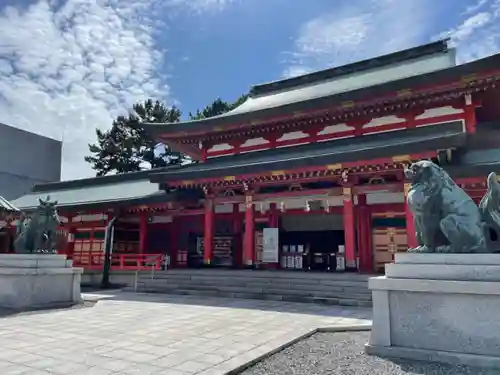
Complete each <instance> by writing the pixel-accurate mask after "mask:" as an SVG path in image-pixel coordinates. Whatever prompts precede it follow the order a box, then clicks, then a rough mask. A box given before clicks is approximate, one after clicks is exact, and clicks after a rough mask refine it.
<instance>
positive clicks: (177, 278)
mask: <svg viewBox="0 0 500 375" xmlns="http://www.w3.org/2000/svg"><path fill="white" fill-rule="evenodd" d="M151 278H154V279H163V280H169V281H172V282H176V283H181V282H182V283H195V284H203V283H210V284H211V283H214V284H215V283H223V284H229V283H231V284H236V283H237V284H248V285H264V284H270V285H275V284H279V285H285V284H286V285H296V284H302V285H309V286H310V287H312V286H320V285H321V286H326V287H328V286H333V287H336V286H343V287H360V288H366V287H367V285H368V281H367V280H359V281H358V280H344V279H335V278H334V279H311V278H309V277H302V278H298V277H297V278H278V279H271V278H265V277H260V276H257V277H252V276H242V277H227V276H223V275H221V276H217V275H210V276H208V275H207V276H198V275H195V276H188V275H176V274H170V273H168V272H165V273H156V274H154V275H151V274H147V273H141V274H140V275H139V279H141V280H145V279H151Z"/></svg>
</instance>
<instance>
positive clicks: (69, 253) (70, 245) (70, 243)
mask: <svg viewBox="0 0 500 375" xmlns="http://www.w3.org/2000/svg"><path fill="white" fill-rule="evenodd" d="M72 222H73V216H68V223H67V225H68V238H67V242H66V249H65V251H64V252H65V254H66V257H67V258H68V259H73V254H74V253H75V233H76V227H75V225H74V224H73V223H72Z"/></svg>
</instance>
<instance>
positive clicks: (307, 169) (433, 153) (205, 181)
mask: <svg viewBox="0 0 500 375" xmlns="http://www.w3.org/2000/svg"><path fill="white" fill-rule="evenodd" d="M436 155H437V151H427V152H422V153H418V154H411V155H407V158H408V159H409V160H419V159H424V158H431V157H435V156H436ZM401 162H402V161H399V160H398V161H395V157H387V158H379V159H372V160H358V161H353V162H346V163H337V164H333V165H323V166H310V167H301V168H293V169H287V170H282V171H273V170H269V171H268V172H261V173H248V174H241V175H235V176H224V177H210V178H200V179H194V180H191V181H189V182H190V183H192V184H194V185H203V184H211V183H214V182H221V181H227V182H238V181H242V182H244V181H247V180H250V179H252V178H255V177H260V176H268V177H277V175H278V173H279V175H283V176H293V175H297V174H301V173H314V172H318V173H319V172H331V171H334V170H335V171H341V170H344V169H348V168H355V167H360V166H366V165H377V164H382V165H393V164H396V163H401ZM383 172H384V171H383V170H375V171H373V172H372V173H376V174H380V173H383ZM388 172H390V171H388ZM363 173H367V172H363ZM332 177H334V176H331V175H330V176H326V177H322V176H311V177H310V178H308V180H307V181H311V180H313V181H320V180H321V179H322V178H324V179H330V180H331V179H332ZM299 180H300V178H293V179H292V181H293V182H299ZM289 181H290V180H278V179H276V180H272V181H269V182H270V183H272V184H276V183H277V182H289ZM302 181H303V179H302ZM260 184H263V182H260ZM169 185H171V186H183V185H188V184H186V183H185V181H183V180H174V181H170V182H169ZM236 185H237V184H234V185H228V186H236Z"/></svg>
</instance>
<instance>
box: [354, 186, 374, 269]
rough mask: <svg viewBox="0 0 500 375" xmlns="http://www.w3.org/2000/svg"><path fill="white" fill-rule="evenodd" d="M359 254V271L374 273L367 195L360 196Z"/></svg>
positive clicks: (357, 214)
mask: <svg viewBox="0 0 500 375" xmlns="http://www.w3.org/2000/svg"><path fill="white" fill-rule="evenodd" d="M356 216H357V219H358V220H357V223H358V228H357V229H358V230H357V234H358V253H359V271H360V272H366V273H370V272H373V244H372V223H371V213H370V207H369V206H368V205H367V204H366V194H361V195H358V209H357V213H356Z"/></svg>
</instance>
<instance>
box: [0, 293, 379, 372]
mask: <svg viewBox="0 0 500 375" xmlns="http://www.w3.org/2000/svg"><path fill="white" fill-rule="evenodd" d="M86 297H87V298H89V297H90V298H96V299H100V298H102V297H103V296H102V295H98V294H92V295H90V296H89V295H87V296H86ZM370 318H371V310H368V309H348V308H342V307H332V306H319V305H310V304H294V303H283V302H271V301H254V300H238V299H221V298H193V297H182V296H181V297H177V296H165V295H148V294H133V293H115V295H114V296H111V295H108V296H107V299H101V300H100V301H99V302H98V303H97V304H96V305H95V306H93V307H90V308H81V309H72V310H61V311H54V312H43V313H36V314H28V315H19V316H14V317H7V318H3V319H0V374H1V375H14V374H27V375H40V374H45V375H46V374H61V375H83V374H88V375H105V374H113V375H124V374H138V375H150V374H163V375H186V374H198V375H215V374H225V373H226V372H227V371H230V370H233V369H235V368H237V367H238V366H240V365H242V364H244V363H247V362H248V361H250V360H252V359H255V358H257V357H259V356H261V355H263V354H265V353H267V352H269V351H271V350H273V349H275V348H277V347H279V346H281V345H283V344H284V343H286V342H288V341H290V340H292V339H294V338H296V337H298V336H300V335H302V334H305V333H307V332H308V331H310V330H312V329H314V328H318V327H329V326H341V325H354V324H369V323H370V321H369V319H370Z"/></svg>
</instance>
